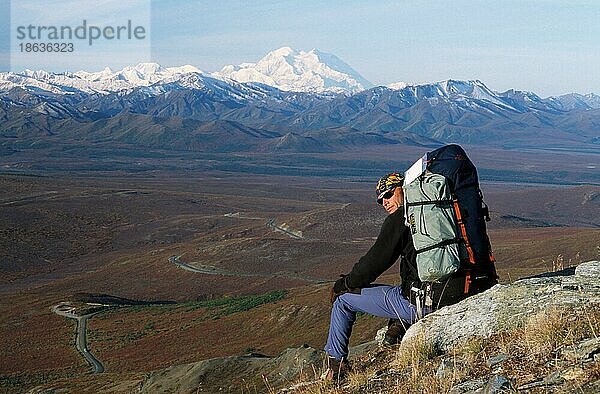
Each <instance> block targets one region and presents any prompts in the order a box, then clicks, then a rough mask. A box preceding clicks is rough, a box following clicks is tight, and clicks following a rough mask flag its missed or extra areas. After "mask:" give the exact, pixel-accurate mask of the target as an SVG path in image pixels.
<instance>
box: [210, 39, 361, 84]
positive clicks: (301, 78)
mask: <svg viewBox="0 0 600 394" xmlns="http://www.w3.org/2000/svg"><path fill="white" fill-rule="evenodd" d="M212 75H213V76H214V77H216V78H223V79H232V80H235V81H238V82H259V83H264V84H266V85H271V86H274V87H276V88H279V89H281V90H286V91H301V92H315V93H320V92H336V93H356V92H359V91H362V90H364V89H368V88H370V87H372V86H373V85H372V84H371V83H370V82H369V81H367V80H366V79H364V78H363V77H362V76H360V74H358V73H357V72H356V71H355V70H353V69H352V67H350V66H349V65H348V64H346V63H344V62H343V61H342V60H341V59H339V58H338V57H336V56H335V55H332V54H329V53H325V52H321V51H318V50H316V49H313V50H311V51H309V52H304V51H296V50H294V49H292V48H290V47H282V48H279V49H277V50H275V51H272V52H269V53H267V55H266V56H265V57H263V58H262V59H260V60H259V61H258V62H256V63H242V64H240V65H237V66H234V65H229V66H225V67H223V69H222V70H221V71H220V72H215V73H213V74H212Z"/></svg>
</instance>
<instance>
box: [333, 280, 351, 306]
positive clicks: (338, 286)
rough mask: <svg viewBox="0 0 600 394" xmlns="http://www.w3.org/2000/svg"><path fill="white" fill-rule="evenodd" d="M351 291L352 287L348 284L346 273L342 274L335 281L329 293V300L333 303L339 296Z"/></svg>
mask: <svg viewBox="0 0 600 394" xmlns="http://www.w3.org/2000/svg"><path fill="white" fill-rule="evenodd" d="M349 291H351V289H350V288H349V287H348V286H347V285H346V275H340V278H339V279H338V280H336V281H335V283H334V284H333V287H332V288H331V292H330V294H329V300H330V301H331V303H332V304H333V303H334V302H335V299H336V298H338V296H340V295H342V294H344V293H347V292H349Z"/></svg>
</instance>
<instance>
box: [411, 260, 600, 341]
mask: <svg viewBox="0 0 600 394" xmlns="http://www.w3.org/2000/svg"><path fill="white" fill-rule="evenodd" d="M591 304H600V261H590V262H587V263H583V264H580V265H579V266H577V267H576V268H567V269H565V270H562V271H559V272H550V273H546V274H542V275H537V276H534V277H530V278H525V279H521V280H518V281H516V282H514V283H511V284H507V285H501V284H498V285H496V286H494V287H492V288H491V289H489V290H487V291H485V292H483V293H481V294H477V295H475V296H472V297H469V298H468V299H466V300H464V301H462V302H459V303H458V304H455V305H450V306H447V307H444V308H441V309H439V310H438V311H436V312H434V313H432V314H430V315H428V316H426V317H425V318H423V319H422V320H420V321H419V322H417V323H416V324H414V325H413V326H412V327H410V328H409V330H408V331H407V332H406V335H405V336H404V339H403V342H405V341H408V340H410V339H411V338H413V337H416V336H417V335H424V336H425V338H426V339H427V340H430V341H432V342H433V343H434V345H435V346H437V347H438V348H439V349H440V350H448V349H450V348H451V347H452V346H454V345H457V344H460V343H463V342H465V341H466V340H467V339H468V338H470V337H473V336H480V337H484V338H487V337H490V336H491V335H492V334H494V333H497V332H499V331H506V330H509V329H511V328H515V327H518V326H519V325H521V324H523V323H524V322H525V320H526V319H527V318H528V317H529V316H531V315H533V314H535V313H538V312H541V311H544V310H548V309H549V308H552V307H575V308H577V307H584V306H586V305H591Z"/></svg>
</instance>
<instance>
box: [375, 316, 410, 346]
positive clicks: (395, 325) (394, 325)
mask: <svg viewBox="0 0 600 394" xmlns="http://www.w3.org/2000/svg"><path fill="white" fill-rule="evenodd" d="M407 328H408V324H406V323H405V322H403V321H402V320H396V319H391V320H390V322H389V323H388V329H387V331H386V332H385V337H384V338H383V341H382V342H381V344H382V345H383V346H385V347H392V346H394V345H398V344H399V343H400V342H402V337H403V336H404V334H405V333H406V329H407Z"/></svg>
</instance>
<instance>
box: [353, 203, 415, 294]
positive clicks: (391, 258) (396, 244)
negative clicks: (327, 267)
mask: <svg viewBox="0 0 600 394" xmlns="http://www.w3.org/2000/svg"><path fill="white" fill-rule="evenodd" d="M404 227H405V226H404V217H403V215H402V214H401V213H400V214H391V215H388V217H387V218H386V219H385V221H384V222H383V225H382V226H381V230H380V232H379V236H378V237H377V240H376V241H375V243H374V244H373V246H371V248H370V249H369V251H368V252H367V254H365V255H364V256H363V257H361V258H360V260H359V261H358V263H356V264H354V267H352V271H350V273H349V274H348V277H347V279H346V281H347V282H346V283H347V284H348V286H349V287H351V288H356V287H365V286H367V285H369V284H371V283H372V282H373V281H374V280H375V279H377V277H379V275H381V274H382V273H384V272H385V271H386V270H387V269H388V268H390V267H391V266H392V265H393V264H394V263H395V262H396V260H397V259H398V256H400V253H401V250H402V247H403V245H402V243H403V242H402V232H403V229H404Z"/></svg>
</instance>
